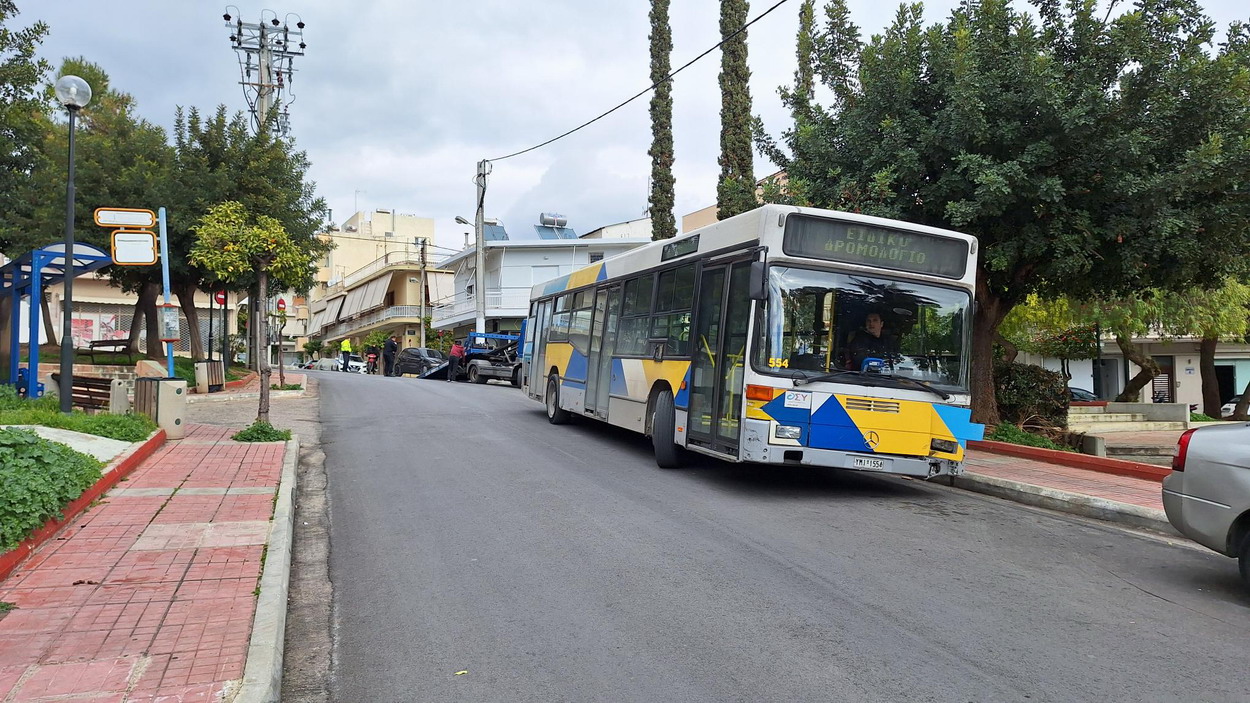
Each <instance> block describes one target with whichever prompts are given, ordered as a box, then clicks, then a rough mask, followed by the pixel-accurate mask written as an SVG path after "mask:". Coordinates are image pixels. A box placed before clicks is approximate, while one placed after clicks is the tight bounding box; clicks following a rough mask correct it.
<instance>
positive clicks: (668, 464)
mask: <svg viewBox="0 0 1250 703" xmlns="http://www.w3.org/2000/svg"><path fill="white" fill-rule="evenodd" d="M676 432H677V408H676V407H675V406H674V405H673V392H672V391H660V394H659V395H658V396H656V397H655V410H654V411H653V414H652V415H651V446H652V447H653V448H654V449H655V463H656V465H657V466H659V467H660V468H661V469H679V468H681V467H682V466H683V465H684V464H685V463H686V462H685V458H686V457H685V454H686V450H685V449H684V448H683V447H679V446H677V445H676V444H674V443H673V436H674V435H675V434H676Z"/></svg>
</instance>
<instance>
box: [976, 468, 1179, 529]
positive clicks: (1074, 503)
mask: <svg viewBox="0 0 1250 703" xmlns="http://www.w3.org/2000/svg"><path fill="white" fill-rule="evenodd" d="M955 486H956V487H958V488H963V489H965V490H969V491H973V492H976V493H984V494H986V495H992V496H997V497H999V498H1006V499H1007V500H1013V501H1016V502H1018V503H1024V504H1026V505H1032V506H1036V507H1039V508H1047V509H1050V510H1057V511H1060V512H1065V513H1072V514H1074V515H1081V516H1083V517H1089V518H1094V519H1096V520H1105V521H1108V522H1118V523H1121V524H1127V525H1132V526H1134V527H1142V528H1146V529H1148V530H1154V531H1157V532H1164V533H1167V534H1170V535H1178V534H1179V533H1178V532H1176V530H1175V529H1173V527H1172V525H1171V523H1169V522H1168V518H1167V514H1166V513H1164V512H1163V511H1162V510H1155V509H1153V508H1146V507H1142V506H1140V505H1133V504H1131V503H1121V502H1119V501H1114V500H1108V499H1106V498H1099V497H1097V496H1090V495H1084V494H1081V493H1072V492H1070V491H1062V490H1059V489H1056V488H1047V487H1045V486H1035V485H1033V484H1029V483H1022V482H1020V481H1012V480H1010V479H1004V478H998V477H997V476H986V475H984V474H976V473H964V474H963V475H961V476H958V477H956V478H955Z"/></svg>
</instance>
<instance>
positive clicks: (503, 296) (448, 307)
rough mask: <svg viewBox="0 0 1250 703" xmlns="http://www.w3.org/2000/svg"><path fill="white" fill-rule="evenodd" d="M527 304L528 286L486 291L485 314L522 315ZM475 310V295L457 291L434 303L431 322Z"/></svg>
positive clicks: (528, 298)
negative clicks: (448, 297)
mask: <svg viewBox="0 0 1250 703" xmlns="http://www.w3.org/2000/svg"><path fill="white" fill-rule="evenodd" d="M529 306H530V288H529V286H509V287H506V288H503V289H502V290H488V291H486V314H487V315H489V316H505V317H516V316H524V315H525V313H526V312H528V311H529ZM476 311H477V296H475V295H474V294H472V293H458V294H456V295H455V296H453V297H451V298H450V299H447V298H444V299H443V300H440V301H438V302H436V303H435V304H434V312H433V320H432V323H433V324H435V325H437V324H438V323H439V322H440V321H443V320H449V319H451V318H454V317H459V316H461V315H467V314H472V313H474V312H476Z"/></svg>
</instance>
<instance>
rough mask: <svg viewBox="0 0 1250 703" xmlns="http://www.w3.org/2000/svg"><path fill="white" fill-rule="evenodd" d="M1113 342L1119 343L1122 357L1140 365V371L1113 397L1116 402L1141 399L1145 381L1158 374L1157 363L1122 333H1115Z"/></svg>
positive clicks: (1133, 401) (1132, 401)
mask: <svg viewBox="0 0 1250 703" xmlns="http://www.w3.org/2000/svg"><path fill="white" fill-rule="evenodd" d="M1115 343H1116V344H1117V345H1119V347H1120V351H1121V352H1123V353H1124V358H1125V359H1127V360H1129V361H1131V362H1133V363H1134V364H1137V365H1138V366H1140V367H1141V371H1138V372H1137V375H1136V376H1134V377H1133V378H1131V379H1129V382H1128V385H1126V386H1125V387H1124V391H1123V392H1121V393H1120V395H1118V396H1116V397H1115V401H1116V402H1117V403H1136V402H1139V401H1140V400H1141V389H1143V388H1145V387H1146V384H1147V383H1150V382H1151V381H1153V380H1154V378H1155V376H1158V375H1159V365H1158V364H1156V363H1155V360H1154V359H1151V358H1150V357H1148V356H1146V355H1145V354H1143V353H1142V351H1141V349H1139V348H1138V347H1137V345H1136V344H1133V340H1132V339H1130V338H1128V337H1125V336H1124V335H1121V334H1117V335H1116V336H1115Z"/></svg>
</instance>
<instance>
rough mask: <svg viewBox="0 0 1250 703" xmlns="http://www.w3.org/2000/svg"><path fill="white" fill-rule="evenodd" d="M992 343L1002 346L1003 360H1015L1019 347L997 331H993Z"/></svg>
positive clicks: (1008, 361)
mask: <svg viewBox="0 0 1250 703" xmlns="http://www.w3.org/2000/svg"><path fill="white" fill-rule="evenodd" d="M994 343H995V344H997V345H998V346H1000V347H1002V348H1003V361H1005V362H1007V363H1008V364H1010V363H1013V362H1015V360H1016V357H1017V356H1020V348H1019V347H1017V346H1016V345H1014V344H1012V343H1011V340H1010V339H1007V338H1006V337H1004V336H1002V335H1001V334H999V333H997V332H995V333H994Z"/></svg>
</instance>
